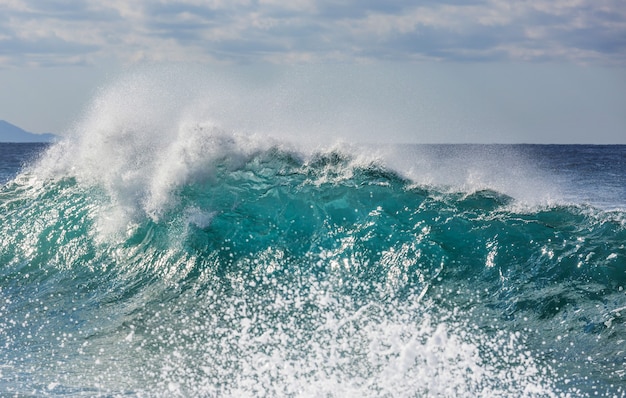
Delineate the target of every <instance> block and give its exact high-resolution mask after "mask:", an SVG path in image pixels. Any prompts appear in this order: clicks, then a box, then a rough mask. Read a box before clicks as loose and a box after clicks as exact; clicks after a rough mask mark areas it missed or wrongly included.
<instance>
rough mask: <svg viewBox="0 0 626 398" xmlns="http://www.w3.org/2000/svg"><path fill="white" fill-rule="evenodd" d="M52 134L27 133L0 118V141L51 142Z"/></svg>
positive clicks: (52, 139)
mask: <svg viewBox="0 0 626 398" xmlns="http://www.w3.org/2000/svg"><path fill="white" fill-rule="evenodd" d="M56 138H57V137H56V136H55V135H54V134H50V133H46V134H34V133H29V132H28V131H25V130H23V129H21V128H19V127H17V126H15V125H13V124H11V123H9V122H7V121H4V120H0V142H52V141H54V140H56Z"/></svg>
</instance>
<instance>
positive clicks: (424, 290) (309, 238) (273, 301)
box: [0, 95, 626, 397]
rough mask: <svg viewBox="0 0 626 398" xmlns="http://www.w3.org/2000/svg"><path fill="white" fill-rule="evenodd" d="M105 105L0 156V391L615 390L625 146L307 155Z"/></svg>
mask: <svg viewBox="0 0 626 398" xmlns="http://www.w3.org/2000/svg"><path fill="white" fill-rule="evenodd" d="M103 98H104V99H103ZM107 98H108V97H107V96H106V95H105V96H104V97H100V100H99V101H96V105H97V106H94V107H93V109H92V110H91V111H90V112H88V114H87V115H86V116H85V120H84V121H83V122H81V123H78V124H77V126H76V127H75V128H74V129H73V130H72V131H71V132H70V133H68V134H67V135H66V137H65V138H64V139H63V140H61V141H60V142H58V143H56V144H53V145H27V144H24V145H14V144H0V154H1V156H0V179H1V180H0V182H1V183H2V187H1V188H0V395H1V396H34V397H40V396H41V397H43V396H45V397H47V396H51V397H79V396H104V397H117V396H120V397H121V396H124V397H135V396H136V397H160V396H163V397H176V396H181V397H182V396H185V397H187V396H188V397H200V396H205V397H275V396H293V397H351V396H358V397H364V396H365V397H384V396H387V397H431V396H432V397H434V396H438V397H440V396H441V397H459V396H461V397H475V396H483V397H561V396H570V397H584V396H605V397H614V396H617V397H622V396H625V395H626V290H625V289H626V246H625V245H626V217H625V214H626V213H625V211H626V146H540V145H379V146H372V145H347V144H332V143H329V144H328V145H319V144H316V145H311V144H310V142H306V143H305V142H304V140H300V141H299V140H298V139H293V140H291V141H289V142H288V141H286V140H284V139H273V138H270V137H268V136H266V135H259V134H249V133H238V132H236V131H233V130H231V129H225V128H223V127H220V126H219V125H216V124H215V123H213V122H206V121H203V120H198V121H196V122H190V120H189V118H188V117H185V118H183V119H184V122H182V121H180V122H179V121H177V120H174V121H171V120H170V121H168V122H167V123H165V122H163V119H161V118H159V117H153V116H154V115H153V114H152V113H149V112H148V113H145V112H144V113H141V112H138V110H137V108H136V107H135V108H134V109H133V111H132V112H128V113H124V112H123V111H121V110H119V109H118V110H117V111H115V112H112V110H111V106H110V103H109V102H107V101H109V100H108V99H107ZM135 105H137V104H135ZM126 108H127V107H120V109H126ZM159 112H160V111H159ZM131 114H132V115H134V116H132V115H131ZM138 114H139V115H141V116H142V117H138V116H137V115H138ZM146 115H148V116H150V117H148V116H146ZM131 116H132V117H131ZM144 116H145V117H144ZM181 120H182V119H181Z"/></svg>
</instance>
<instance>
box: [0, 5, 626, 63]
mask: <svg viewBox="0 0 626 398" xmlns="http://www.w3.org/2000/svg"><path fill="white" fill-rule="evenodd" d="M379 58H384V59H389V58H392V59H400V60H402V59H405V60H410V59H437V60H447V61H464V60H480V61H490V60H502V59H507V60H512V61H536V60H541V61H545V60H556V61H567V62H570V61H571V62H576V63H600V64H622V65H623V64H624V63H626V7H624V6H623V4H622V1H621V0H550V1H548V0H529V1H525V2H510V1H505V0H475V1H466V2H461V1H455V0H448V1H443V2H436V1H423V2H421V3H420V4H417V5H415V4H414V2H410V1H407V0H395V1H386V2H385V1H376V0H364V1H356V0H344V1H342V2H338V1H330V0H318V1H315V0H296V1H291V2H284V1H278V0H257V1H254V0H236V1H227V0H211V1H200V0H183V1H170V0H160V1H148V0H138V1H133V2H128V1H125V0H112V1H108V2H99V1H95V0H84V1H82V2H76V1H73V2H67V1H63V0H53V1H47V2H39V1H35V0H5V1H3V2H2V3H1V4H0V60H1V61H0V66H2V65H5V66H6V65H14V66H23V65H29V64H31V65H32V64H35V65H37V64H39V63H41V64H48V63H49V64H63V63H65V62H72V63H76V62H86V63H98V62H100V61H101V60H103V59H107V60H110V59H116V60H118V61H119V62H123V63H129V62H130V63H132V62H136V61H137V60H162V59H174V60H193V61H202V60H210V61H216V60H221V61H226V62H241V61H244V62H254V61H270V62H287V63H288V62H312V61H319V60H327V59H342V60H362V59H370V60H371V59H379Z"/></svg>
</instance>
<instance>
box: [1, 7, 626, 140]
mask: <svg viewBox="0 0 626 398" xmlns="http://www.w3.org/2000/svg"><path fill="white" fill-rule="evenodd" d="M163 64H177V65H181V64H182V65H193V68H192V69H193V70H194V71H195V72H194V76H190V77H189V79H200V80H203V79H202V78H200V77H198V73H199V72H198V70H199V69H200V70H205V73H206V74H212V75H215V74H218V75H219V74H228V75H229V76H231V77H232V76H235V77H236V76H238V75H242V76H246V78H245V79H248V78H249V77H250V76H257V77H258V78H259V79H261V80H263V79H265V78H266V77H267V75H268V72H267V71H268V70H271V71H272V72H271V73H270V74H271V75H272V76H276V75H280V76H281V77H280V78H278V79H270V80H272V82H276V81H278V82H279V83H278V84H277V86H274V87H269V86H267V84H266V86H267V87H268V88H267V96H268V97H271V96H276V95H278V94H277V93H280V92H281V90H282V91H284V88H285V87H290V90H291V91H294V88H296V87H297V88H298V92H297V94H294V93H293V92H292V93H291V94H290V95H289V96H283V97H281V99H280V100H279V101H278V102H279V103H280V102H281V101H282V102H284V103H285V104H286V105H289V106H286V107H284V108H287V109H288V110H289V111H290V112H292V115H285V113H287V112H286V111H284V110H283V111H282V114H281V115H280V116H277V118H279V119H280V118H284V119H289V120H292V121H293V120H294V119H295V117H294V115H299V116H301V118H300V119H302V120H304V121H306V122H307V123H309V124H310V125H316V124H318V125H320V126H321V127H320V128H322V127H323V128H324V130H325V131H326V132H327V134H328V131H332V130H333V129H336V130H337V131H336V133H335V132H333V133H332V134H336V135H340V136H344V137H345V138H346V139H348V140H354V141H370V142H376V141H391V142H417V143H420V142H424V143H426V142H433V143H434V142H481V143H516V142H530V143H592V144H620V143H621V144H626V3H624V1H623V0H525V1H515V2H512V1H509V0H443V1H434V0H426V1H408V0H388V1H382V0H359V1H357V0H333V1H330V0H291V1H284V0H280V1H279V0H228V1H227V0H208V1H201V0H180V1H171V0H135V1H128V0H110V1H106V2H102V1H96V0H82V1H80V0H46V1H40V0H1V1H0V119H4V120H7V121H9V122H11V123H14V124H17V125H19V126H20V127H22V128H24V129H26V130H29V131H33V132H39V133H42V132H55V133H62V132H63V131H64V130H67V129H69V128H70V126H72V125H73V124H74V123H75V122H76V120H77V119H80V118H81V115H82V114H83V113H84V110H85V108H86V107H88V104H89V103H90V101H92V98H94V96H96V95H97V93H98V92H100V91H101V90H102V87H106V86H107V85H110V84H111V82H112V81H115V79H117V78H118V76H124V75H125V74H128V73H135V72H136V71H137V70H141V69H142V68H146V67H147V66H148V65H163ZM183 70H184V68H183ZM129 71H130V72H129ZM133 71H135V72H133ZM256 71H258V73H256ZM245 79H244V80H245ZM204 80H206V79H204ZM263 83H265V82H263ZM154 84H158V83H154ZM239 93H241V94H242V95H245V92H239ZM278 96H279V97H280V95H278ZM294 96H295V97H297V98H296V100H293V99H294ZM272 98H274V97H272ZM268 101H270V98H268ZM293 104H300V107H298V106H296V105H293ZM275 108H276V107H274V108H271V107H268V108H267V109H266V111H267V112H271V111H272V109H274V110H275ZM261 119H263V120H267V119H271V118H270V117H267V116H266V117H264V118H261ZM259 123H261V121H259ZM303 123H304V122H303ZM284 126H285V128H287V127H288V128H293V129H296V128H298V127H301V126H298V124H297V123H296V124H294V123H285V125H284ZM313 134H314V133H313Z"/></svg>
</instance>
